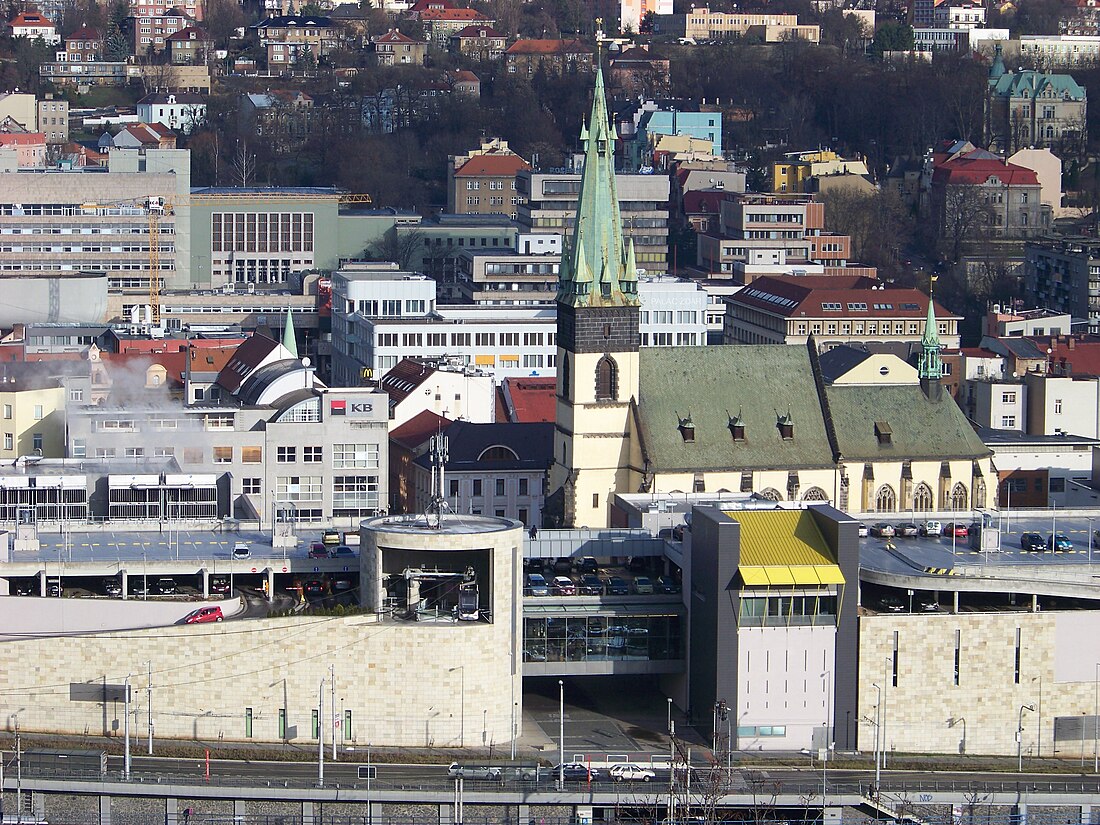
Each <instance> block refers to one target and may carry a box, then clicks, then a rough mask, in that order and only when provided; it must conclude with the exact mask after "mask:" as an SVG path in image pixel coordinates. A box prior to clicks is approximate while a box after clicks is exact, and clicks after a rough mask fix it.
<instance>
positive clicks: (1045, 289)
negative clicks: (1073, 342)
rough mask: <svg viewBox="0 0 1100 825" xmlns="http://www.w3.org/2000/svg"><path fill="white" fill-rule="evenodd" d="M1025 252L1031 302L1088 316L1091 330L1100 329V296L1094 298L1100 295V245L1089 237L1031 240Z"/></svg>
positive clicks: (1095, 331)
mask: <svg viewBox="0 0 1100 825" xmlns="http://www.w3.org/2000/svg"><path fill="white" fill-rule="evenodd" d="M1024 254H1025V263H1024V288H1025V289H1026V294H1027V297H1028V300H1029V302H1031V303H1033V304H1035V305H1036V306H1041V307H1046V308H1048V309H1050V310H1053V311H1055V312H1058V313H1062V314H1065V315H1070V316H1071V317H1072V318H1079V319H1087V320H1088V331H1089V332H1091V333H1097V332H1100V297H1093V296H1094V295H1100V244H1097V243H1096V242H1095V241H1092V240H1090V239H1088V238H1063V239H1057V240H1056V239H1049V240H1041V241H1031V242H1029V243H1028V244H1027V245H1026V246H1025V247H1024ZM1064 331H1065V332H1069V329H1068V328H1067V329H1066V330H1064Z"/></svg>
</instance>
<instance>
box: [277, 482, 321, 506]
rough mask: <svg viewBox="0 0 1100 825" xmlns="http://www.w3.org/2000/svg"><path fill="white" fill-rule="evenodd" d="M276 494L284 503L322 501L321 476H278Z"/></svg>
mask: <svg viewBox="0 0 1100 825" xmlns="http://www.w3.org/2000/svg"><path fill="white" fill-rule="evenodd" d="M275 493H276V495H277V496H278V497H279V498H280V499H282V500H284V501H321V499H322V495H323V488H322V486H321V477H320V476H277V477H276V479H275Z"/></svg>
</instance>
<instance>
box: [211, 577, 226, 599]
mask: <svg viewBox="0 0 1100 825" xmlns="http://www.w3.org/2000/svg"><path fill="white" fill-rule="evenodd" d="M210 592H211V593H214V594H215V595H218V596H224V595H225V594H226V593H228V592H229V579H227V578H226V577H225V576H214V578H212V579H211V580H210Z"/></svg>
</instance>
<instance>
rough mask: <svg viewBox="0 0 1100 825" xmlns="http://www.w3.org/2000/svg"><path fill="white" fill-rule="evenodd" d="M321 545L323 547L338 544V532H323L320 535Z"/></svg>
mask: <svg viewBox="0 0 1100 825" xmlns="http://www.w3.org/2000/svg"><path fill="white" fill-rule="evenodd" d="M321 543H322V544H324V545H325V546H335V545H337V544H339V543H340V531H339V530H325V532H323V533H321Z"/></svg>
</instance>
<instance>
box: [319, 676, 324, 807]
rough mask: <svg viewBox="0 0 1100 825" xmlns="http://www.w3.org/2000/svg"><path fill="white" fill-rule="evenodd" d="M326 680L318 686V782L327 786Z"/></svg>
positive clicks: (321, 785) (322, 785)
mask: <svg viewBox="0 0 1100 825" xmlns="http://www.w3.org/2000/svg"><path fill="white" fill-rule="evenodd" d="M324 718H325V680H324V679H322V680H321V684H320V686H319V687H318V688H317V784H318V785H319V786H320V787H322V788H323V787H325V722H324Z"/></svg>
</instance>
